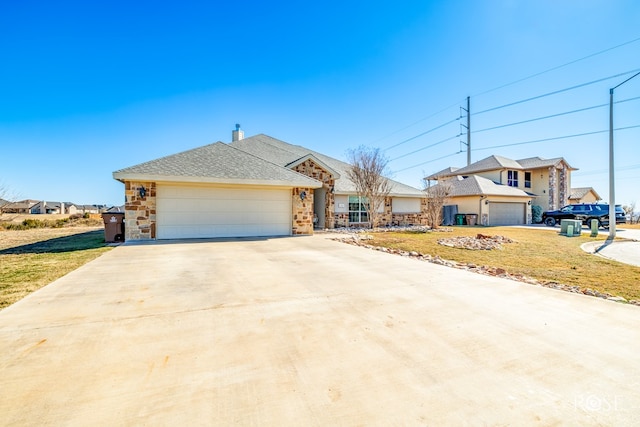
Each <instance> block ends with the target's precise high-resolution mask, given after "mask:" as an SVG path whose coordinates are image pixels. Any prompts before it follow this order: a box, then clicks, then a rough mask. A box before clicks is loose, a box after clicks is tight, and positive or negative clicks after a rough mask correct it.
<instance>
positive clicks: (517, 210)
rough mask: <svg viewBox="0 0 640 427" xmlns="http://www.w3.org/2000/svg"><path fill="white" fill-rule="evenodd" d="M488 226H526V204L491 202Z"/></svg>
mask: <svg viewBox="0 0 640 427" xmlns="http://www.w3.org/2000/svg"><path fill="white" fill-rule="evenodd" d="M490 206H491V207H490V211H489V225H518V224H526V219H525V215H526V206H527V205H526V203H500V202H491V205H490Z"/></svg>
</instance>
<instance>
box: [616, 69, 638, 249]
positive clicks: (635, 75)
mask: <svg viewBox="0 0 640 427" xmlns="http://www.w3.org/2000/svg"><path fill="white" fill-rule="evenodd" d="M639 75H640V72H638V73H636V74H634V75H633V76H631V77H629V78H628V79H627V80H625V81H623V82H622V83H620V84H619V85H617V86H614V87H612V88H611V89H609V239H611V240H613V239H614V238H615V237H616V194H615V192H616V185H615V179H614V168H613V91H614V90H616V89H617V88H619V87H620V86H622V85H623V84H625V83H626V82H628V81H629V80H631V79H632V78H634V77H637V76H639Z"/></svg>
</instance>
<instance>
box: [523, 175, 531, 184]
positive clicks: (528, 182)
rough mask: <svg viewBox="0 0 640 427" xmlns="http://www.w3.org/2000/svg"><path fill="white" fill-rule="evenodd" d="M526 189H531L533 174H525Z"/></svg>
mask: <svg viewBox="0 0 640 427" xmlns="http://www.w3.org/2000/svg"><path fill="white" fill-rule="evenodd" d="M524 188H531V172H525V173H524Z"/></svg>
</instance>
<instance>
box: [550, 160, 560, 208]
mask: <svg viewBox="0 0 640 427" xmlns="http://www.w3.org/2000/svg"><path fill="white" fill-rule="evenodd" d="M557 188H558V176H557V174H556V167H555V166H550V167H549V210H554V209H558V208H559V206H557V204H556V191H557Z"/></svg>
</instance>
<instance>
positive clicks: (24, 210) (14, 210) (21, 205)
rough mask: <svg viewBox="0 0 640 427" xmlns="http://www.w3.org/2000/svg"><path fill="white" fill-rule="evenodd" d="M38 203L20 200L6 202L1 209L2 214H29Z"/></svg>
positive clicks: (36, 201)
mask: <svg viewBox="0 0 640 427" xmlns="http://www.w3.org/2000/svg"><path fill="white" fill-rule="evenodd" d="M36 203H38V200H20V201H18V202H8V203H6V204H4V205H3V206H2V207H1V209H2V213H11V214H29V213H31V208H32V207H33V205H35V204H36Z"/></svg>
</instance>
